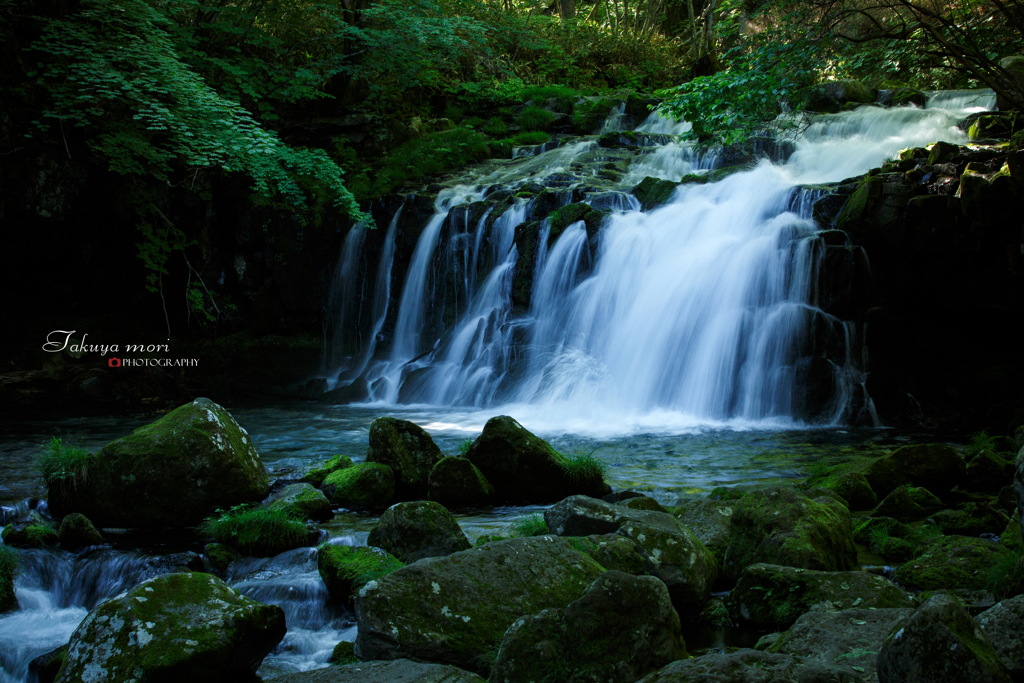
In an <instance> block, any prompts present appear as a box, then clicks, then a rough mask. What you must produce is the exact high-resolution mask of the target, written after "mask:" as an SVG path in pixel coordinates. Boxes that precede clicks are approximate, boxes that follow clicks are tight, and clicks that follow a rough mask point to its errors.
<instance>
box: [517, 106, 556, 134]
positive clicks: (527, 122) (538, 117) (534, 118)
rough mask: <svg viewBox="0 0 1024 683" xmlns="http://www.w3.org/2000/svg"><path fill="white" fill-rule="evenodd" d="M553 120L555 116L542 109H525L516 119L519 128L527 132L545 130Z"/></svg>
mask: <svg viewBox="0 0 1024 683" xmlns="http://www.w3.org/2000/svg"><path fill="white" fill-rule="evenodd" d="M554 120H555V115H554V114H552V113H551V112H549V111H548V110H547V109H543V108H542V107H526V108H525V109H523V110H522V111H521V112H519V116H517V117H516V123H517V124H519V127H520V128H522V129H523V130H527V131H534V130H547V129H548V128H549V127H550V126H551V123H552V122H553V121H554Z"/></svg>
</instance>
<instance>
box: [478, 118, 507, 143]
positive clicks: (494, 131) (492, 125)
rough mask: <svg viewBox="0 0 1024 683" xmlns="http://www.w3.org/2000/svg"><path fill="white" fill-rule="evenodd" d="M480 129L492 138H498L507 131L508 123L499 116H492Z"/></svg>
mask: <svg viewBox="0 0 1024 683" xmlns="http://www.w3.org/2000/svg"><path fill="white" fill-rule="evenodd" d="M482 130H483V131H484V132H485V133H487V134H488V135H490V136H491V137H493V138H499V137H501V136H503V135H505V134H507V133H508V124H507V123H505V121H504V119H502V118H501V117H500V116H492V117H491V118H489V119H487V123H486V124H485V125H484V126H483V128H482Z"/></svg>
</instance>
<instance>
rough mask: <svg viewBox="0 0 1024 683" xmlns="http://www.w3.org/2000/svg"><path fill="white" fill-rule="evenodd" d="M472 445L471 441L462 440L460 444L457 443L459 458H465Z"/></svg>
mask: <svg viewBox="0 0 1024 683" xmlns="http://www.w3.org/2000/svg"><path fill="white" fill-rule="evenodd" d="M472 445H473V439H463V440H462V442H461V443H459V457H460V458H465V457H466V455H467V454H468V453H469V449H470V447H471V446H472Z"/></svg>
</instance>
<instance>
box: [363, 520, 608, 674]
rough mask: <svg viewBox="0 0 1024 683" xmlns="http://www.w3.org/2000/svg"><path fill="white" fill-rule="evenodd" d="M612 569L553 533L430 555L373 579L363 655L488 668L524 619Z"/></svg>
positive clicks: (366, 596)
mask: <svg viewBox="0 0 1024 683" xmlns="http://www.w3.org/2000/svg"><path fill="white" fill-rule="evenodd" d="M603 571H604V569H603V568H602V567H601V566H600V565H599V564H597V562H595V561H594V560H592V559H591V558H590V557H589V556H587V555H585V554H583V553H581V552H579V551H577V550H576V549H575V548H573V546H572V544H571V543H570V542H569V540H568V539H560V538H556V537H553V536H540V537H534V538H514V539H509V540H507V541H498V542H496V543H487V544H486V545H482V546H479V547H477V548H473V549H472V550H464V551H462V552H459V553H455V554H453V555H448V556H447V557H438V558H429V559H426V560H421V561H419V562H416V563H415V564H411V565H408V566H407V567H403V568H402V569H399V570H398V571H395V572H392V573H391V574H388V575H387V576H385V577H384V578H382V579H377V580H375V581H371V582H370V583H368V584H366V586H364V587H363V588H362V590H360V591H359V595H358V597H357V598H356V614H357V616H358V620H359V635H358V637H357V639H356V653H357V654H358V655H359V657H360V658H362V659H364V660H369V659H396V658H399V657H410V658H415V659H420V660H426V661H433V662H442V663H448V664H453V665H455V666H459V667H462V668H464V669H468V670H470V671H477V672H487V671H488V670H489V669H490V665H491V662H492V660H490V659H489V658H488V655H489V654H490V655H491V656H493V653H494V652H495V651H496V650H497V648H498V646H499V644H500V643H501V639H502V637H503V636H504V634H505V631H507V630H508V627H509V626H511V625H512V624H513V623H514V622H515V621H516V620H517V619H519V618H520V617H523V616H528V615H532V614H537V613H538V612H540V611H541V610H543V609H549V608H559V607H565V606H566V605H568V604H570V603H571V602H574V601H575V600H577V599H579V598H580V597H581V596H582V595H583V593H584V592H585V591H586V589H587V588H588V587H589V586H590V584H591V583H592V582H593V581H594V579H596V578H597V577H598V576H599V575H600V574H601V573H602V572H603Z"/></svg>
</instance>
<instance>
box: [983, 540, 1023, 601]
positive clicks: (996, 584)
mask: <svg viewBox="0 0 1024 683" xmlns="http://www.w3.org/2000/svg"><path fill="white" fill-rule="evenodd" d="M988 578H989V585H990V587H991V589H992V592H993V593H995V595H996V597H998V598H999V599H1000V600H1003V599H1006V598H1012V597H1014V596H1015V595H1020V594H1021V593H1024V554H1022V553H1021V552H1020V551H1014V552H1011V553H1009V554H1007V555H1005V556H1002V557H1000V558H999V559H998V560H997V561H996V562H995V563H993V565H992V568H991V569H990V570H989V577H988Z"/></svg>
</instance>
